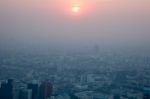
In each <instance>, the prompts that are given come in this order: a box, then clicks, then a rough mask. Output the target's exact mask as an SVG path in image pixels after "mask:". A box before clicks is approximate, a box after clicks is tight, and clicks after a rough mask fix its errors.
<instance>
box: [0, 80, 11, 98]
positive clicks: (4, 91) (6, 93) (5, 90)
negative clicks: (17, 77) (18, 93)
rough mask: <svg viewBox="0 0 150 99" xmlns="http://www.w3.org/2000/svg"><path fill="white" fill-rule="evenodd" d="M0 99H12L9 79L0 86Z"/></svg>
mask: <svg viewBox="0 0 150 99" xmlns="http://www.w3.org/2000/svg"><path fill="white" fill-rule="evenodd" d="M0 99H13V80H12V79H9V80H8V81H7V82H4V83H2V84H1V87H0Z"/></svg>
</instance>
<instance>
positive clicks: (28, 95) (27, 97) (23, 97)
mask: <svg viewBox="0 0 150 99" xmlns="http://www.w3.org/2000/svg"><path fill="white" fill-rule="evenodd" d="M19 99H32V90H31V89H21V90H20V92H19Z"/></svg>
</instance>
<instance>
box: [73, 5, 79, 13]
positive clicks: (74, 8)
mask: <svg viewBox="0 0 150 99" xmlns="http://www.w3.org/2000/svg"><path fill="white" fill-rule="evenodd" d="M79 10H80V8H79V7H77V6H76V7H73V8H72V11H73V12H75V13H77V12H79Z"/></svg>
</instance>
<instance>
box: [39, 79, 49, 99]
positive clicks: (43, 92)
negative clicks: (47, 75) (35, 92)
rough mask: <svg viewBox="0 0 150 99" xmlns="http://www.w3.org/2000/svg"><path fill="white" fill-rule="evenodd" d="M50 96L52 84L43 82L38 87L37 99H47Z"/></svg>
mask: <svg viewBox="0 0 150 99" xmlns="http://www.w3.org/2000/svg"><path fill="white" fill-rule="evenodd" d="M51 95H52V84H51V83H50V82H48V81H44V82H43V83H42V84H41V85H40V89H39V99H48V98H50V97H51Z"/></svg>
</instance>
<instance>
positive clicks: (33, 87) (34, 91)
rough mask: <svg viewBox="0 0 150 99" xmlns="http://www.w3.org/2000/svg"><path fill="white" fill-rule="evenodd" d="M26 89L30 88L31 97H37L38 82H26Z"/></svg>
mask: <svg viewBox="0 0 150 99" xmlns="http://www.w3.org/2000/svg"><path fill="white" fill-rule="evenodd" d="M28 89H30V90H32V99H37V98H38V84H28Z"/></svg>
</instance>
